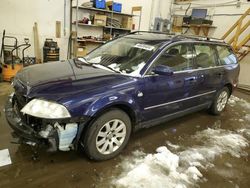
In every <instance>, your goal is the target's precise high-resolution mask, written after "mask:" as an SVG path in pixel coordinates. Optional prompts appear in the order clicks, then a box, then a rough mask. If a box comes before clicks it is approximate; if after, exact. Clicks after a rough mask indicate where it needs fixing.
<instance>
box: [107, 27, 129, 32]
mask: <svg viewBox="0 0 250 188" xmlns="http://www.w3.org/2000/svg"><path fill="white" fill-rule="evenodd" d="M104 28H107V29H116V30H124V31H131V30H130V29H126V28H118V27H111V26H105V27H104Z"/></svg>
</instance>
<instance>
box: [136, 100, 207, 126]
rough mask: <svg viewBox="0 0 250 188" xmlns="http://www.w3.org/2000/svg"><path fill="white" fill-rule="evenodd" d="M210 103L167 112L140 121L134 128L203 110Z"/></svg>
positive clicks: (156, 123) (152, 124)
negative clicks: (170, 112)
mask: <svg viewBox="0 0 250 188" xmlns="http://www.w3.org/2000/svg"><path fill="white" fill-rule="evenodd" d="M211 104H212V103H211V102H208V103H204V104H201V105H198V106H195V107H191V108H188V109H185V110H182V111H179V112H175V113H173V114H167V115H165V116H162V117H159V118H156V119H153V120H149V121H146V122H142V123H140V124H138V126H136V129H135V130H138V129H141V128H149V127H152V126H155V125H158V124H160V123H163V122H166V121H170V120H172V119H176V118H178V117H181V116H184V115H187V114H190V113H193V112H197V111H200V110H203V109H207V108H209V107H210V106H211Z"/></svg>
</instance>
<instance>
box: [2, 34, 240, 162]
mask: <svg viewBox="0 0 250 188" xmlns="http://www.w3.org/2000/svg"><path fill="white" fill-rule="evenodd" d="M239 69H240V68H239V64H238V62H237V57H236V56H235V54H234V53H233V50H232V48H231V47H230V46H229V45H228V44H226V43H224V42H223V41H220V40H216V39H211V38H205V37H193V36H185V35H167V34H161V33H152V32H134V33H131V34H128V35H126V36H122V37H119V38H117V39H114V40H112V41H110V42H107V43H106V44H104V45H102V46H100V47H99V48H97V49H95V50H93V51H92V52H90V53H89V54H88V55H87V56H86V57H84V58H83V57H82V58H75V59H72V60H67V61H62V62H52V63H46V64H39V65H33V66H30V67H27V68H24V69H23V70H22V71H20V72H19V73H18V74H17V75H16V77H15V78H14V80H13V83H12V84H13V87H14V90H15V91H14V93H13V94H11V95H10V97H9V99H8V101H7V103H6V106H5V114H6V119H7V121H8V123H9V125H10V126H11V127H12V129H13V130H14V131H13V136H14V137H16V138H18V139H19V142H20V143H24V144H29V145H46V146H48V151H56V150H61V151H68V150H77V149H80V148H81V149H83V150H84V151H85V153H86V155H87V156H88V157H89V158H91V159H93V160H106V159H110V158H112V157H114V156H116V155H117V154H118V153H120V152H121V150H122V149H123V148H124V147H125V146H126V144H127V143H128V140H129V137H130V135H131V133H132V132H133V131H135V130H138V129H140V128H147V127H150V126H153V125H156V124H159V123H161V122H165V121H167V120H170V119H173V118H177V117H180V116H183V115H185V114H188V113H192V112H195V111H198V110H202V109H208V110H209V111H210V112H211V113H212V114H215V115H218V114H220V113H221V112H222V111H223V110H224V108H225V106H226V103H227V100H228V98H229V96H230V95H231V93H232V91H233V89H234V88H235V87H236V86H237V83H238V76H239Z"/></svg>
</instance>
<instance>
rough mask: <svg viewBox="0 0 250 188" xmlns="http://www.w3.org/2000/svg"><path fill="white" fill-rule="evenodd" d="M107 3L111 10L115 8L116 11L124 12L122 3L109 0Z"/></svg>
mask: <svg viewBox="0 0 250 188" xmlns="http://www.w3.org/2000/svg"><path fill="white" fill-rule="evenodd" d="M106 5H107V7H108V8H109V9H110V10H113V11H114V12H122V4H121V3H117V2H113V1H108V2H107V3H106Z"/></svg>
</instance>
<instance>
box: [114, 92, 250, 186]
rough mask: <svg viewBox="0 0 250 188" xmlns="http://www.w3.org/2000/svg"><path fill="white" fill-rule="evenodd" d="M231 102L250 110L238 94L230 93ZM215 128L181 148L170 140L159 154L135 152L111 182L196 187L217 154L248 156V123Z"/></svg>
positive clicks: (249, 133)
mask: <svg viewBox="0 0 250 188" xmlns="http://www.w3.org/2000/svg"><path fill="white" fill-rule="evenodd" d="M228 103H229V105H230V106H235V105H240V106H241V107H243V108H244V109H245V110H246V111H248V109H250V103H248V102H246V101H245V100H243V99H239V98H238V97H235V96H231V98H230V99H229V102H228ZM242 120H243V121H246V122H248V121H249V122H250V115H249V114H247V115H246V116H245V117H242ZM242 120H241V121H240V122H242ZM216 123H217V122H216ZM213 127H214V128H208V129H206V130H203V131H200V132H197V133H196V134H195V135H193V136H192V137H191V138H190V139H193V140H194V143H199V145H194V146H192V147H189V148H184V149H182V150H181V148H182V147H181V146H179V145H176V144H172V143H170V142H169V141H167V142H166V144H167V146H161V147H158V148H157V149H156V153H152V154H145V153H143V152H141V151H136V152H134V153H133V156H132V157H128V158H125V159H124V160H123V161H122V162H121V164H120V167H121V168H122V170H123V172H122V174H120V175H119V176H118V177H117V178H116V179H113V181H112V184H113V185H115V186H116V187H129V188H137V187H150V188H163V187H164V188H186V187H194V186H195V185H196V184H197V183H198V182H200V181H202V180H204V177H203V175H202V173H201V170H202V169H208V168H211V167H213V160H214V159H215V158H216V157H218V156H221V155H223V154H226V153H227V154H230V155H231V156H232V157H237V158H239V157H241V156H243V155H247V153H245V152H244V148H246V147H248V146H249V141H248V140H247V138H249V135H250V127H249V124H248V123H247V125H246V126H245V127H244V128H241V129H239V130H236V131H230V130H224V129H221V128H219V127H220V126H219V127H218V126H216V125H215V126H213Z"/></svg>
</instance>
